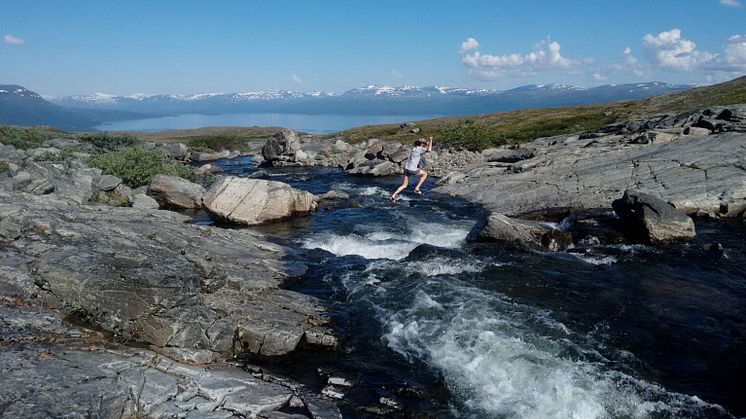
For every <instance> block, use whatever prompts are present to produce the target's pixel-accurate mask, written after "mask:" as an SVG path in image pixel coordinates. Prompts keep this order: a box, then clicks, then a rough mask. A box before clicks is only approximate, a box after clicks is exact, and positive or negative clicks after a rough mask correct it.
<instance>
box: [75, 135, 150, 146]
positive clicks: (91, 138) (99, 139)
mask: <svg viewBox="0 0 746 419" xmlns="http://www.w3.org/2000/svg"><path fill="white" fill-rule="evenodd" d="M77 139H78V140H79V141H80V142H83V143H88V144H91V145H92V146H94V147H96V148H100V149H103V150H119V149H122V148H124V147H128V146H135V145H141V144H142V143H144V142H145V141H144V140H143V139H141V138H138V137H135V136H134V135H129V134H109V133H107V132H92V133H85V134H80V135H78V137H77Z"/></svg>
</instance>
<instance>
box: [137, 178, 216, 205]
mask: <svg viewBox="0 0 746 419" xmlns="http://www.w3.org/2000/svg"><path fill="white" fill-rule="evenodd" d="M204 194H205V188H203V187H202V186H201V185H197V184H196V183H192V182H190V181H188V180H186V179H184V178H180V177H178V176H167V175H156V176H155V178H153V181H152V182H151V183H150V186H149V187H148V195H149V196H151V197H152V198H153V199H155V200H156V201H158V204H159V205H160V206H161V208H200V207H202V196H203V195H204Z"/></svg>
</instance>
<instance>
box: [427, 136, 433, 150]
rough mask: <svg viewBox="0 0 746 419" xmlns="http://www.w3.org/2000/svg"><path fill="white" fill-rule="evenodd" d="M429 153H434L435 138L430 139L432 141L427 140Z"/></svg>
mask: <svg viewBox="0 0 746 419" xmlns="http://www.w3.org/2000/svg"><path fill="white" fill-rule="evenodd" d="M427 151H428V152H430V151H433V137H430V139H428V140H427Z"/></svg>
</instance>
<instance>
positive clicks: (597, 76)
mask: <svg viewBox="0 0 746 419" xmlns="http://www.w3.org/2000/svg"><path fill="white" fill-rule="evenodd" d="M591 76H593V80H596V81H604V80H606V76H604V75H603V74H601V72H600V71H596V72H593V73H591Z"/></svg>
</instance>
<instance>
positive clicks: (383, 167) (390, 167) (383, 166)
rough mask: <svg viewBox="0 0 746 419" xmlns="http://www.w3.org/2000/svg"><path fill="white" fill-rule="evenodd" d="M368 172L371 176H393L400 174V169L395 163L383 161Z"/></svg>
mask: <svg viewBox="0 0 746 419" xmlns="http://www.w3.org/2000/svg"><path fill="white" fill-rule="evenodd" d="M368 173H369V174H371V175H373V176H393V175H400V174H401V173H402V169H401V167H400V166H399V165H398V164H396V163H393V162H390V161H385V162H383V163H380V164H377V165H376V166H375V167H373V168H372V169H370V171H369V172H368Z"/></svg>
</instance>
